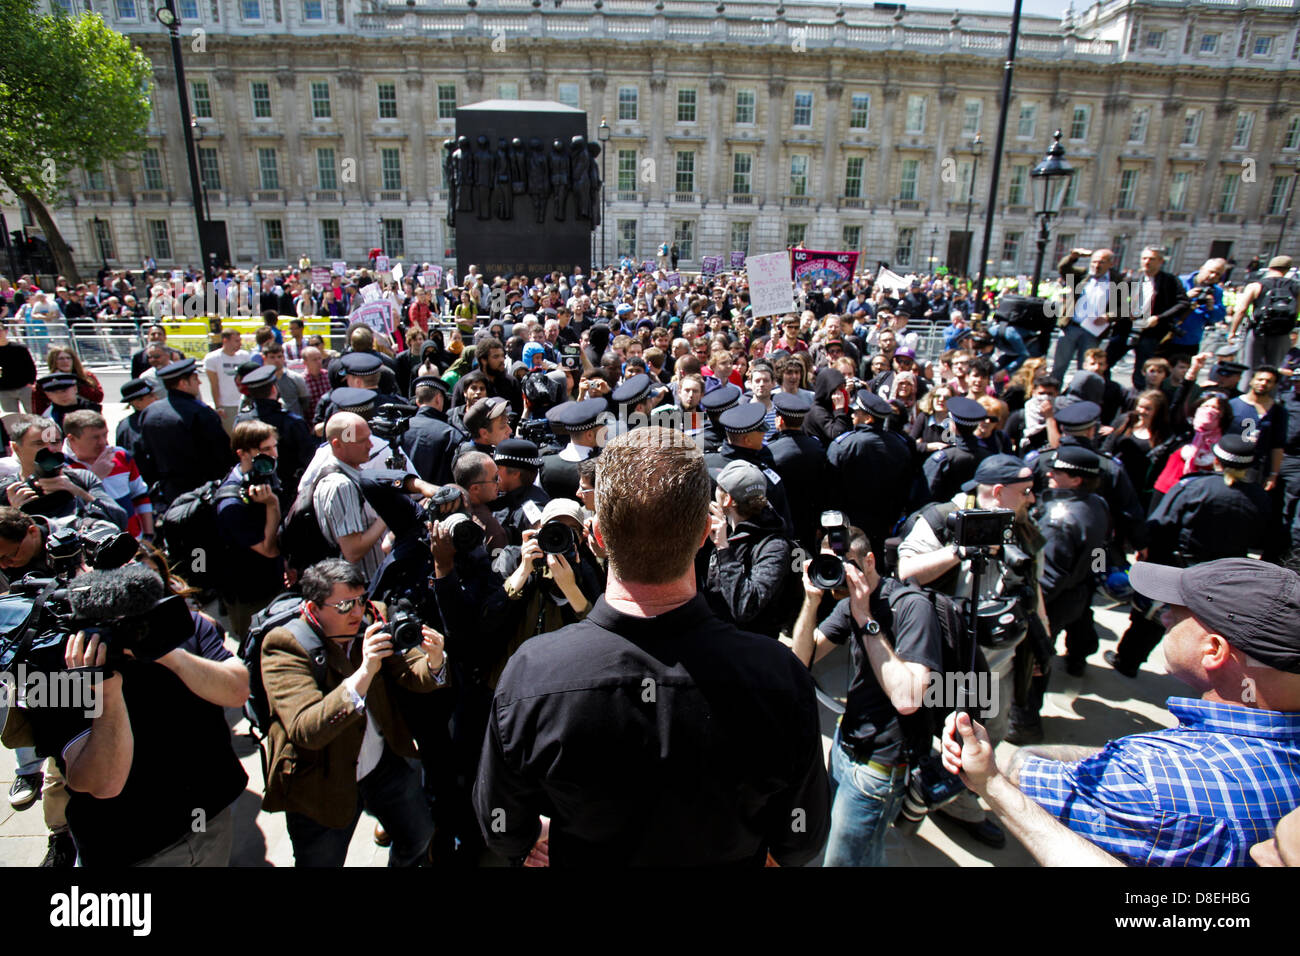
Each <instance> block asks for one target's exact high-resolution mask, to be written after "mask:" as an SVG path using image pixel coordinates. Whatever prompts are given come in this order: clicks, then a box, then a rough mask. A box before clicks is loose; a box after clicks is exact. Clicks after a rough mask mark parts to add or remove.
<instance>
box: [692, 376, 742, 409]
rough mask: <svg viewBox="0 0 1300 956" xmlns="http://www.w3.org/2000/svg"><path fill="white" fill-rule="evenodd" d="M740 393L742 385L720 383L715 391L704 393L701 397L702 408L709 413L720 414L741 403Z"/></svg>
mask: <svg viewBox="0 0 1300 956" xmlns="http://www.w3.org/2000/svg"><path fill="white" fill-rule="evenodd" d="M740 395H741V392H740V387H739V386H737V385H732V384H731V383H730V382H728V383H727V384H726V385H719V386H718V387H717V388H715V389H714V390H713V391H711V392H705V393H704V397H703V398H701V399H700V410H701V411H703V412H705V413H707V414H709V415H718V414H720V413H722V412H725V411H726V410H727V409H728V408H734V407H735V406H736V405H738V404H740Z"/></svg>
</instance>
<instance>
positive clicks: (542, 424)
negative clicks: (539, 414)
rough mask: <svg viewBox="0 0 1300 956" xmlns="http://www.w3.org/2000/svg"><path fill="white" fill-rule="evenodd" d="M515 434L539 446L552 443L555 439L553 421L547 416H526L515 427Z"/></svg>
mask: <svg viewBox="0 0 1300 956" xmlns="http://www.w3.org/2000/svg"><path fill="white" fill-rule="evenodd" d="M515 434H516V435H517V436H519V437H520V438H522V439H523V440H524V441H530V442H532V443H533V444H534V445H536V446H537V447H538V448H541V447H542V446H543V445H547V444H550V443H551V442H552V441H554V439H555V433H554V432H553V431H551V423H550V422H549V421H547V420H546V419H545V418H525V419H523V420H522V421H521V422H519V424H518V425H517V426H516V427H515Z"/></svg>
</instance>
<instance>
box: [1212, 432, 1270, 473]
mask: <svg viewBox="0 0 1300 956" xmlns="http://www.w3.org/2000/svg"><path fill="white" fill-rule="evenodd" d="M1258 451H1259V449H1258V447H1257V446H1256V445H1255V443H1254V442H1253V441H1248V440H1247V439H1245V438H1242V437H1241V436H1240V435H1224V436H1223V437H1222V438H1220V439H1219V441H1218V444H1216V445H1215V446H1214V457H1215V458H1217V459H1219V461H1221V462H1223V463H1224V464H1225V465H1227V466H1228V467H1230V468H1242V467H1247V466H1249V465H1251V464H1253V463H1254V461H1255V456H1256V454H1257V453H1258Z"/></svg>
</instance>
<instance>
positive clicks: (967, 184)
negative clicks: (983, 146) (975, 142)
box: [953, 159, 975, 202]
mask: <svg viewBox="0 0 1300 956" xmlns="http://www.w3.org/2000/svg"><path fill="white" fill-rule="evenodd" d="M974 173H975V164H974V163H973V162H972V161H971V160H969V159H962V160H958V161H957V182H956V184H955V188H956V190H957V192H956V194H955V195H954V196H953V199H954V200H956V201H957V202H970V201H971V181H970V179H971V176H972V175H974Z"/></svg>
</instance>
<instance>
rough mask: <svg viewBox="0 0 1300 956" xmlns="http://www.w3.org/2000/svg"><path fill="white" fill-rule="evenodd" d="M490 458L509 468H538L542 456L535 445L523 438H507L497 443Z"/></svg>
mask: <svg viewBox="0 0 1300 956" xmlns="http://www.w3.org/2000/svg"><path fill="white" fill-rule="evenodd" d="M492 460H493V461H495V462H496V463H497V464H498V465H506V466H507V467H510V468H540V467H541V466H542V457H541V455H540V454H538V451H537V446H536V445H534V444H533V443H532V442H530V441H528V440H527V439H524V438H507V439H506V440H505V441H503V442H502V443H501V444H499V445H497V447H496V450H495V451H494V452H493V453H492Z"/></svg>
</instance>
